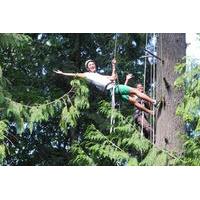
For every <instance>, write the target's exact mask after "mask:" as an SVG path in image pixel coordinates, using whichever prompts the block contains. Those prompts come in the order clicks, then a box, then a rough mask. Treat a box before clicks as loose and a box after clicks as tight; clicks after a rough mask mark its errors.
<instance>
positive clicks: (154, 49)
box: [152, 33, 156, 144]
mask: <svg viewBox="0 0 200 200" xmlns="http://www.w3.org/2000/svg"><path fill="white" fill-rule="evenodd" d="M153 38H154V39H155V33H154V34H153ZM155 51H156V44H154V46H153V52H154V53H155ZM155 65H156V64H155V61H154V58H153V65H152V68H153V69H152V75H153V77H152V83H153V85H152V86H153V91H152V97H153V99H156V66H155ZM153 112H154V113H155V108H154V106H153ZM152 123H153V137H152V143H153V144H154V143H155V123H156V119H155V115H153V122H152Z"/></svg>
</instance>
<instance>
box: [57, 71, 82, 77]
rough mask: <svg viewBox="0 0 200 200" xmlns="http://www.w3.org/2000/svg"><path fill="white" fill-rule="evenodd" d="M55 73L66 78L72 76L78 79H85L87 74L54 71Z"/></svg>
mask: <svg viewBox="0 0 200 200" xmlns="http://www.w3.org/2000/svg"><path fill="white" fill-rule="evenodd" d="M54 72H55V73H56V74H61V75H64V76H72V77H78V78H85V74H84V73H64V72H62V71H60V70H54Z"/></svg>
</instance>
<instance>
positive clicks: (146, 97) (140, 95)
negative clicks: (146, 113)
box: [130, 87, 156, 104]
mask: <svg viewBox="0 0 200 200" xmlns="http://www.w3.org/2000/svg"><path fill="white" fill-rule="evenodd" d="M130 94H135V95H136V96H138V97H140V98H142V99H144V100H146V101H148V102H150V103H152V104H155V102H156V101H155V100H154V99H152V98H151V97H149V96H147V95H146V94H144V93H142V92H140V91H139V90H138V89H136V88H132V87H131V88H130Z"/></svg>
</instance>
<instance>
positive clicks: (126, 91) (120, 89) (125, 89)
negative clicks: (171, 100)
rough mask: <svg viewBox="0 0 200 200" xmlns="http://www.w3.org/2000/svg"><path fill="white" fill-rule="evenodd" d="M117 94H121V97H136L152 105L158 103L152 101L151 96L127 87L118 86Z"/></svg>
mask: <svg viewBox="0 0 200 200" xmlns="http://www.w3.org/2000/svg"><path fill="white" fill-rule="evenodd" d="M115 93H116V94H120V95H128V96H133V95H136V96H138V97H140V98H142V99H144V100H146V101H148V102H150V103H152V104H155V103H156V101H155V100H154V99H152V98H150V97H149V96H147V95H146V94H144V93H142V92H140V91H139V90H138V89H136V88H132V87H129V86H127V85H117V86H116V88H115ZM145 112H146V111H145Z"/></svg>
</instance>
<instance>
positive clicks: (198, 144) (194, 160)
mask: <svg viewBox="0 0 200 200" xmlns="http://www.w3.org/2000/svg"><path fill="white" fill-rule="evenodd" d="M184 150H185V151H184V155H183V156H182V158H181V161H179V163H178V164H179V165H188V166H199V165H200V159H199V158H200V139H199V137H196V138H189V137H187V138H185V143H184Z"/></svg>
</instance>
